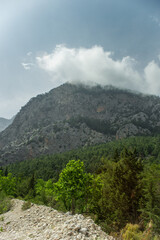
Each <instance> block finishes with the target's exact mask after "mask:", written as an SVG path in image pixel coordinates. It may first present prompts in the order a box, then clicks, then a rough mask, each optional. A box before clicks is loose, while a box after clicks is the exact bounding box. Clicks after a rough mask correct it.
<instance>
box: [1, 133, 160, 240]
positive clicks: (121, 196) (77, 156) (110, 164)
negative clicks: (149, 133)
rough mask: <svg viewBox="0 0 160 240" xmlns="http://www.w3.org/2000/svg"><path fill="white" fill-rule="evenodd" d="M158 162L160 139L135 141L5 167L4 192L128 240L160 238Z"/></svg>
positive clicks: (121, 141) (124, 141)
mask: <svg viewBox="0 0 160 240" xmlns="http://www.w3.org/2000/svg"><path fill="white" fill-rule="evenodd" d="M159 157H160V137H159V136H157V137H131V138H128V139H124V140H119V141H114V142H109V143H107V144H102V145H97V146H94V147H89V148H82V149H79V150H75V151H70V152H67V153H63V154H55V155H50V156H44V157H41V158H37V159H34V160H32V161H31V160H30V161H24V162H21V163H17V164H12V165H9V166H7V167H4V168H2V170H1V177H0V190H1V191H3V192H4V194H6V195H12V196H14V197H21V198H23V199H26V200H28V201H33V202H36V203H41V204H46V205H49V206H52V207H54V208H56V209H58V210H62V211H72V213H83V214H87V215H90V216H92V217H93V219H94V220H95V221H96V222H97V223H98V224H100V225H101V226H102V228H103V229H104V230H105V231H106V232H107V233H110V234H112V235H113V236H119V234H121V236H122V235H123V238H122V239H125V240H126V239H132V238H131V237H132V236H134V238H133V239H149V240H152V239H159V234H160V228H159V226H160V211H159V209H160V188H159V180H160V164H159V163H160V158H159ZM127 236H130V238H127Z"/></svg>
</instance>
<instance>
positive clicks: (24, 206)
mask: <svg viewBox="0 0 160 240" xmlns="http://www.w3.org/2000/svg"><path fill="white" fill-rule="evenodd" d="M29 208H31V202H29V201H27V202H24V203H23V205H22V210H23V211H25V210H27V209H29Z"/></svg>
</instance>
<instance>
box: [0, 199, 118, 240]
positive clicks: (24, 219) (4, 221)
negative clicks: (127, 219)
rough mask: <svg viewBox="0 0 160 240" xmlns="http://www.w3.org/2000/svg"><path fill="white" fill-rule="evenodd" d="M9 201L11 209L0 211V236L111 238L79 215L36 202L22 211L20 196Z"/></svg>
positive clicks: (11, 239)
mask: <svg viewBox="0 0 160 240" xmlns="http://www.w3.org/2000/svg"><path fill="white" fill-rule="evenodd" d="M12 203H13V207H12V209H11V210H10V211H9V212H7V213H5V214H3V215H0V229H1V232H0V239H1V240H47V239H48V240H72V239H73V240H78V239H82V240H95V239H96V240H114V239H113V237H111V236H108V235H107V234H106V233H105V232H103V231H102V230H101V228H100V227H99V226H98V225H96V224H95V223H94V222H93V220H92V219H90V218H85V217H84V216H83V215H80V214H76V215H70V213H60V212H58V211H56V210H54V209H52V208H49V207H46V206H39V205H36V204H32V206H31V208H30V209H28V210H25V211H22V209H21V207H22V204H23V201H22V200H17V199H14V200H12Z"/></svg>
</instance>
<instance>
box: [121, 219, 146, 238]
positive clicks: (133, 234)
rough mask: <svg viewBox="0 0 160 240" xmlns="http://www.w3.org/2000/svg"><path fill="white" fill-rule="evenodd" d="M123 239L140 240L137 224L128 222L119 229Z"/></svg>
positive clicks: (140, 233) (140, 235)
mask: <svg viewBox="0 0 160 240" xmlns="http://www.w3.org/2000/svg"><path fill="white" fill-rule="evenodd" d="M121 234H122V239H123V240H141V239H143V238H142V232H141V231H140V230H139V226H138V225H137V224H131V223H128V224H127V225H126V226H125V228H124V229H122V231H121Z"/></svg>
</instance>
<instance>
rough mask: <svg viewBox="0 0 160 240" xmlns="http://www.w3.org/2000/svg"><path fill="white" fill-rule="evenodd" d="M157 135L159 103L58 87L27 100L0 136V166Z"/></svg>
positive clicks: (150, 98)
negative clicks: (85, 147) (124, 139)
mask: <svg viewBox="0 0 160 240" xmlns="http://www.w3.org/2000/svg"><path fill="white" fill-rule="evenodd" d="M156 133H160V98H159V97H156V96H152V95H151V96H149V95H143V94H137V93H133V92H130V91H126V90H120V89H116V88H112V87H104V88H102V87H100V86H95V87H86V86H83V85H73V84H68V83H67V84H63V85H61V86H60V87H58V88H55V89H52V90H51V91H49V92H48V93H46V94H41V95H38V96H37V97H34V98H32V99H31V100H30V101H29V102H28V103H27V104H26V105H25V106H24V107H22V109H21V110H20V112H19V113H18V114H17V115H16V117H15V119H14V121H13V123H12V124H11V125H10V126H9V127H8V128H7V129H6V130H4V131H3V132H1V133H0V164H1V165H5V164H8V163H11V162H14V161H16V160H18V161H22V160H25V159H31V158H34V157H37V156H40V155H45V154H52V153H58V152H64V151H68V150H72V149H75V148H79V147H82V146H88V145H95V144H99V143H105V142H107V141H111V140H114V139H120V138H124V137H129V136H136V135H154V134H156Z"/></svg>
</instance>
